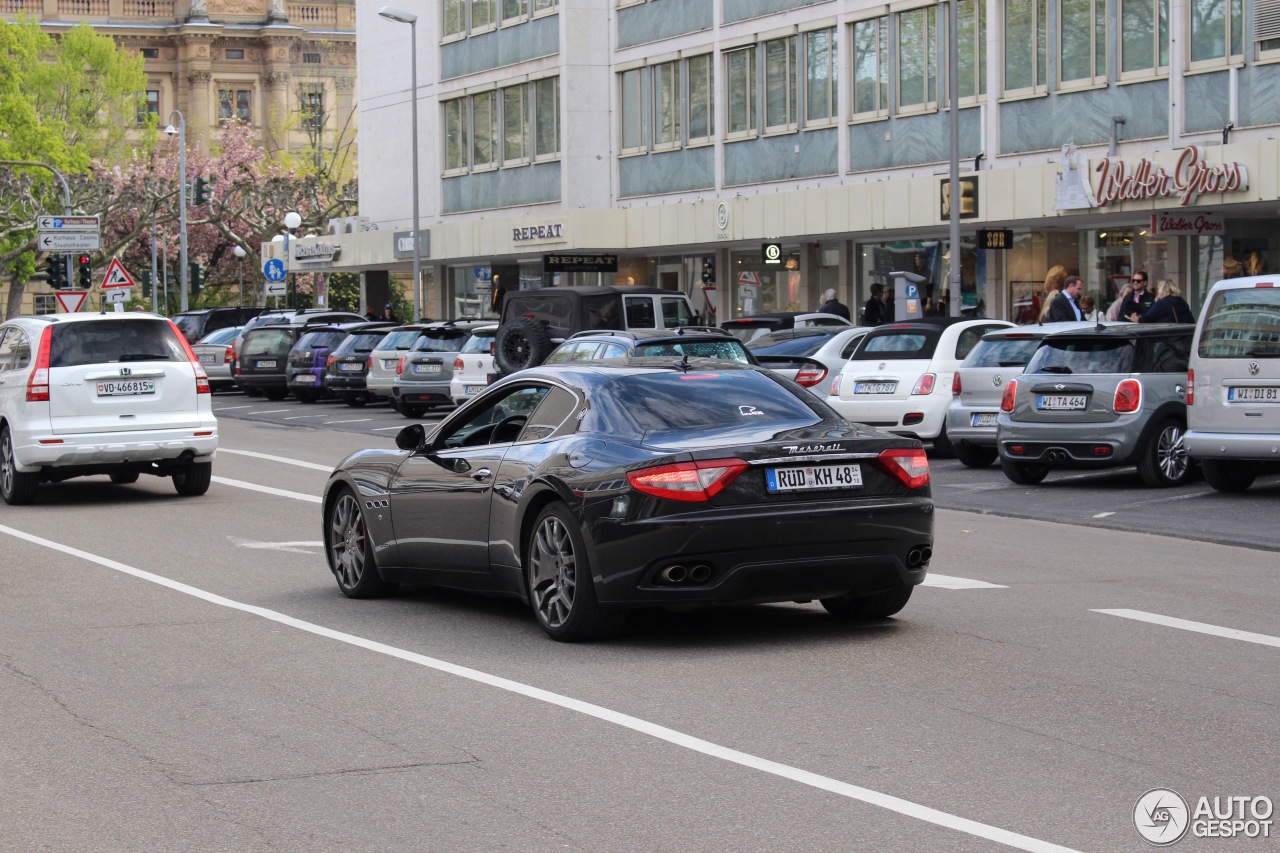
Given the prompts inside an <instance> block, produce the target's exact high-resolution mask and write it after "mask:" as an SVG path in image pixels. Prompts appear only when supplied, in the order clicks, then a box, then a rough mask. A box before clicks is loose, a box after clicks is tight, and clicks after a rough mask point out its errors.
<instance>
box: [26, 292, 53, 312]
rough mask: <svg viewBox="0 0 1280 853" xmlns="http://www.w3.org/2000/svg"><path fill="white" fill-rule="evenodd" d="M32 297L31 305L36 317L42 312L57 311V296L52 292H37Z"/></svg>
mask: <svg viewBox="0 0 1280 853" xmlns="http://www.w3.org/2000/svg"><path fill="white" fill-rule="evenodd" d="M32 299H33V300H34V305H33V307H34V308H35V312H36V316H37V317H39V316H42V315H44V314H57V313H58V297H57V296H54V295H53V294H52V293H37V294H36V295H35V296H33V297H32Z"/></svg>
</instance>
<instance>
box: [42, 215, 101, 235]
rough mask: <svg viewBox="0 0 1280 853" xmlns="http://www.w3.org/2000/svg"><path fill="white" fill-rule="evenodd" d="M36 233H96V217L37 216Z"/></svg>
mask: <svg viewBox="0 0 1280 853" xmlns="http://www.w3.org/2000/svg"><path fill="white" fill-rule="evenodd" d="M36 230H37V231H58V232H62V233H65V232H67V231H93V232H95V233H96V232H97V231H98V230H99V229H98V217H97V216H38V217H36Z"/></svg>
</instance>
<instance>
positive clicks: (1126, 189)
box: [1094, 145, 1249, 207]
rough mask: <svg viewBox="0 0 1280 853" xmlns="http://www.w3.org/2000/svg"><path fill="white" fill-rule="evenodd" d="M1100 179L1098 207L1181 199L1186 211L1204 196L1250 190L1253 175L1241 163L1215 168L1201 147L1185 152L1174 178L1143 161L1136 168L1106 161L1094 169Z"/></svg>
mask: <svg viewBox="0 0 1280 853" xmlns="http://www.w3.org/2000/svg"><path fill="white" fill-rule="evenodd" d="M1094 172H1095V173H1097V175H1098V186H1097V190H1096V192H1095V196H1096V197H1097V200H1098V207H1106V206H1107V205H1108V204H1110V203H1112V202H1123V201H1146V200H1149V199H1157V198H1168V197H1170V196H1177V197H1178V203H1179V204H1180V205H1181V206H1183V207H1186V206H1187V205H1189V204H1192V203H1194V202H1195V200H1196V198H1197V197H1198V196H1200V195H1201V194H1202V193H1209V194H1212V193H1230V192H1237V191H1239V190H1245V189H1248V188H1249V173H1248V171H1247V170H1246V169H1245V167H1244V165H1243V164H1241V163H1234V162H1233V163H1224V164H1223V165H1221V166H1215V165H1213V164H1212V163H1210V162H1209V161H1208V159H1207V158H1206V156H1205V150H1204V149H1203V148H1201V147H1200V146H1199V145H1192V146H1190V147H1189V148H1184V149H1182V154H1181V155H1179V157H1178V163H1177V165H1176V166H1174V169H1173V174H1170V173H1169V172H1167V171H1165V169H1164V167H1163V166H1158V165H1156V164H1155V163H1154V162H1152V161H1151V160H1147V159H1146V158H1143V159H1141V160H1139V161H1138V162H1137V164H1136V165H1131V164H1129V163H1127V162H1125V161H1124V160H1112V159H1111V158H1110V157H1104V158H1102V159H1101V160H1100V161H1099V162H1098V165H1097V166H1096V167H1095V168H1094Z"/></svg>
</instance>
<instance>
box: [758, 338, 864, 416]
mask: <svg viewBox="0 0 1280 853" xmlns="http://www.w3.org/2000/svg"><path fill="white" fill-rule="evenodd" d="M837 319H840V318H837ZM869 331H871V327H870V326H804V327H801V328H798V329H781V330H779V331H776V332H770V333H768V334H767V335H761V336H760V337H758V338H752V339H751V340H750V341H748V342H747V349H748V350H750V351H751V354H752V355H754V356H755V357H756V358H757V359H759V360H760V363H761V364H762V365H764V366H765V367H767V368H769V369H770V370H772V371H773V372H774V373H777V374H779V375H781V376H785V377H787V378H788V379H790V380H791V381H793V382H795V383H796V384H797V385H799V386H800V387H801V388H807V389H808V390H809V393H811V394H814V395H815V396H818V397H820V398H822V399H823V400H826V399H827V395H828V394H829V393H830V392H831V380H832V379H834V378H835V377H837V376H839V375H840V371H841V370H842V369H844V365H845V362H847V361H848V360H849V356H851V355H853V351H854V349H855V348H856V347H857V346H858V342H859V341H861V340H862V338H863V336H864V335H866V334H867V332H869Z"/></svg>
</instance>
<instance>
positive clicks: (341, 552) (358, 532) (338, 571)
mask: <svg viewBox="0 0 1280 853" xmlns="http://www.w3.org/2000/svg"><path fill="white" fill-rule="evenodd" d="M330 519H331V520H330V525H329V565H330V566H331V567H332V568H333V573H334V575H336V576H337V578H338V583H339V584H341V585H342V587H343V588H344V589H354V588H355V586H356V584H358V583H360V578H362V577H363V576H364V570H365V556H366V554H367V553H368V549H367V548H366V541H367V540H366V534H365V529H364V517H363V516H362V515H361V514H360V504H359V502H358V501H357V500H356V499H355V498H354V497H352V496H351V495H349V494H345V495H343V496H342V497H340V498H338V503H337V504H336V505H334V508H333V514H332V515H331V516H330Z"/></svg>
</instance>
